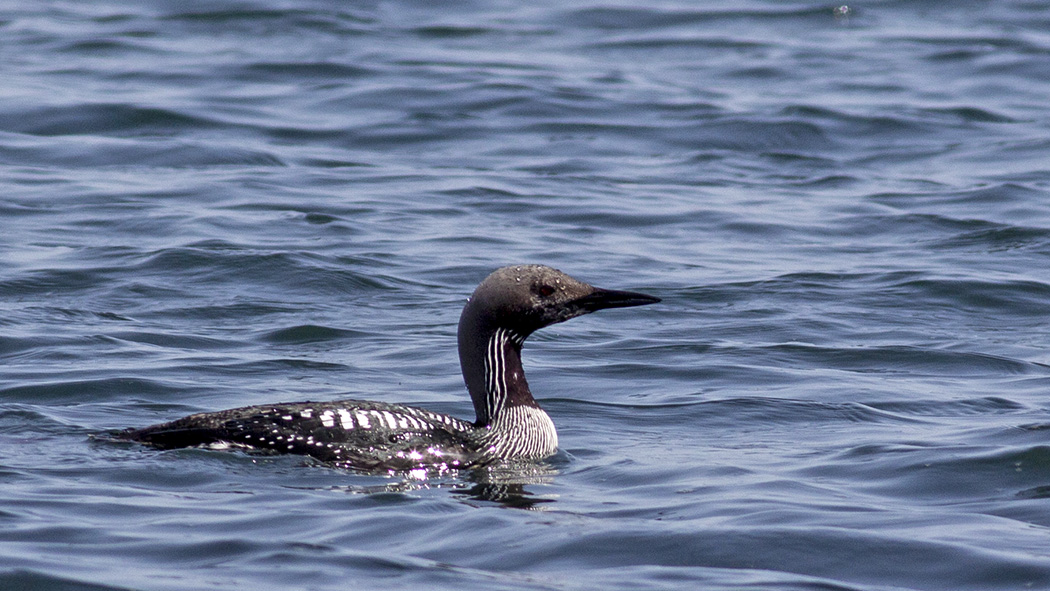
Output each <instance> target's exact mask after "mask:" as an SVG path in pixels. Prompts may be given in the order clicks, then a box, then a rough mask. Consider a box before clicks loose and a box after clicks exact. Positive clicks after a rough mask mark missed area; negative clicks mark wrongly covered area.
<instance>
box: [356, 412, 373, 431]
mask: <svg viewBox="0 0 1050 591" xmlns="http://www.w3.org/2000/svg"><path fill="white" fill-rule="evenodd" d="M354 418H356V419H357V424H358V425H361V428H362V429H371V428H372V424H371V423H369V422H368V415H366V414H365V413H363V412H355V413H354Z"/></svg>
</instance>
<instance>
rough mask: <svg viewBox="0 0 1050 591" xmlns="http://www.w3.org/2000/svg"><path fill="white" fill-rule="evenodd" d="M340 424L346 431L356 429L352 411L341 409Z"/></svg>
mask: <svg viewBox="0 0 1050 591" xmlns="http://www.w3.org/2000/svg"><path fill="white" fill-rule="evenodd" d="M339 424H341V425H342V426H343V428H344V429H348V430H349V429H353V428H354V419H353V417H351V416H350V411H348V410H346V409H345V408H340V409H339Z"/></svg>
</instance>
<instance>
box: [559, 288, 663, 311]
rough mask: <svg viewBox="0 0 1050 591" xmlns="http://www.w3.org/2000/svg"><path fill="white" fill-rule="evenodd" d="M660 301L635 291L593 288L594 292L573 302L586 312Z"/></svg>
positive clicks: (644, 304) (645, 304)
mask: <svg viewBox="0 0 1050 591" xmlns="http://www.w3.org/2000/svg"><path fill="white" fill-rule="evenodd" d="M659 301H660V298H655V297H653V296H651V295H645V294H644V293H638V292H635V291H617V290H615V289H602V288H600V287H596V288H594V292H592V293H590V294H588V295H585V296H583V297H582V298H580V299H578V300H576V301H575V302H573V303H574V304H576V305H577V306H579V307H580V309H582V310H585V311H587V312H594V311H597V310H604V309H606V308H630V307H632V306H647V305H649V304H655V303H657V302H659Z"/></svg>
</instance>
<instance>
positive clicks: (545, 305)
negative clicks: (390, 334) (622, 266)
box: [459, 265, 660, 337]
mask: <svg viewBox="0 0 1050 591" xmlns="http://www.w3.org/2000/svg"><path fill="white" fill-rule="evenodd" d="M659 301H660V298H654V297H652V296H649V295H645V294H642V293H634V292H630V291H615V290H609V289H601V288H598V287H594V286H592V285H588V284H586V283H584V282H582V281H578V280H576V279H573V278H572V277H569V276H568V275H566V274H565V273H562V272H561V271H559V270H557V269H552V268H550V267H546V266H544V265H512V266H509V267H503V268H500V269H496V270H495V271H493V272H492V274H491V275H489V276H488V277H486V278H485V280H484V281H482V282H481V284H480V285H478V287H477V289H475V290H474V295H472V296H471V297H470V301H469V302H468V303H467V306H466V307H465V308H464V309H463V315H462V316H461V317H460V326H459V330H460V332H462V331H463V330H464V328H467V329H469V328H471V327H470V326H467V327H464V322H469V323H470V324H471V325H473V327H475V328H479V329H482V330H484V329H488V328H495V327H501V328H506V329H510V330H512V331H514V332H515V333H517V334H518V335H520V336H521V337H527V336H529V335H530V334H532V333H533V332H534V331H536V330H538V329H540V328H543V327H544V326H550V325H551V324H556V323H558V322H564V321H566V320H569V319H570V318H575V317H577V316H582V315H584V314H589V313H591V312H594V311H597V310H602V309H605V308H626V307H629V306H644V305H646V304H654V303H656V302H659Z"/></svg>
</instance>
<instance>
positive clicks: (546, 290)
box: [539, 285, 554, 297]
mask: <svg viewBox="0 0 1050 591" xmlns="http://www.w3.org/2000/svg"><path fill="white" fill-rule="evenodd" d="M539 292H540V295H541V296H543V297H549V296H550V295H551V294H553V293H554V288H553V287H551V286H549V285H541V286H540V289H539Z"/></svg>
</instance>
